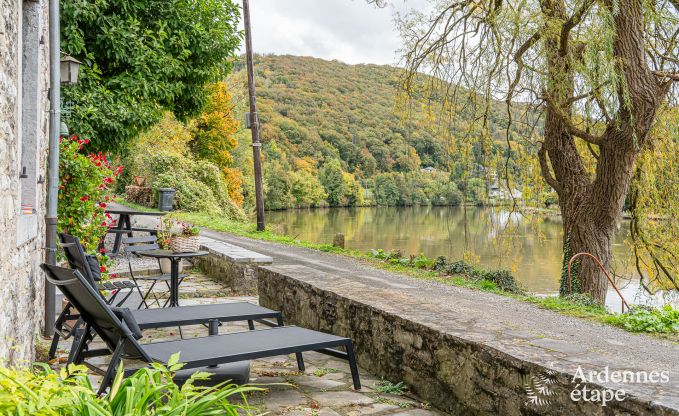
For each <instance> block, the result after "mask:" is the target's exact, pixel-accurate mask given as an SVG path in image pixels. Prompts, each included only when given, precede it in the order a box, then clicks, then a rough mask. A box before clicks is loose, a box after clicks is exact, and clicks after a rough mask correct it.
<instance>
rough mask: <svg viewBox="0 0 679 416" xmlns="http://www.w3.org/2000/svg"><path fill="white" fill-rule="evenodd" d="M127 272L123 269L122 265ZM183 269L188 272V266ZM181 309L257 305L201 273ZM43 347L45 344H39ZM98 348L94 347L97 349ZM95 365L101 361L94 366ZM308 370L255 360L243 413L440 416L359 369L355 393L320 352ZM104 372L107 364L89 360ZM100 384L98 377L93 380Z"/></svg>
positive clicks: (340, 368)
mask: <svg viewBox="0 0 679 416" xmlns="http://www.w3.org/2000/svg"><path fill="white" fill-rule="evenodd" d="M117 263H118V264H117V265H116V266H115V268H116V269H117V270H120V271H123V270H124V268H123V267H122V265H121V261H120V260H118V261H117ZM125 267H127V264H126V263H125ZM135 267H140V268H141V267H153V264H152V263H149V262H147V261H143V260H140V261H138V262H137V261H135ZM187 270H190V268H189V267H187ZM181 293H182V296H181V298H180V303H181V305H184V306H188V305H196V304H210V303H224V302H237V301H246V302H252V303H257V300H258V299H257V297H256V296H242V295H237V294H234V293H233V292H232V291H230V289H229V288H227V287H226V286H224V285H223V284H221V283H218V282H215V281H213V280H211V279H209V278H207V277H206V276H205V275H204V274H202V273H198V272H191V273H190V275H189V276H188V277H187V278H186V280H185V281H184V282H183V283H182V286H181ZM137 302H138V298H137V299H136V300H135V298H131V299H130V301H129V306H130V307H132V305H136V304H137ZM246 330H248V328H247V324H246V323H245V322H243V323H230V324H228V326H226V327H225V326H222V327H221V328H220V333H228V332H232V331H246ZM206 331H207V330H206V328H205V327H203V326H201V325H194V326H185V327H182V333H183V336H184V338H191V337H195V336H205V335H206V334H207V332H206ZM177 338H178V331H177V329H176V328H170V329H158V330H146V331H144V337H143V338H142V339H141V341H140V342H142V343H147V342H158V341H164V340H170V339H177ZM70 342H71V340H70V339H69V340H66V341H61V343H60V346H59V347H60V349H59V357H58V358H59V359H58V360H57V361H60V362H61V364H56V366H57V367H59V366H60V365H63V361H65V358H66V356H67V349H68V348H69V347H70ZM43 344H44V347H45V348H47V345H48V340H43ZM95 346H96V345H95ZM97 360H99V361H97ZM304 360H305V364H306V371H305V372H304V373H300V372H299V371H298V370H297V364H296V361H295V357H294V355H290V356H277V357H271V358H266V359H260V360H255V361H253V362H252V364H251V372H250V383H251V384H253V385H256V386H257V387H260V388H262V389H264V390H263V391H262V392H255V393H252V394H250V395H249V396H248V397H247V403H248V405H249V406H250V407H251V408H252V410H251V411H250V412H249V413H248V412H243V413H242V414H252V415H259V414H262V413H265V412H266V413H267V414H271V415H287V416H338V415H339V416H359V415H375V416H382V415H385V416H386V415H401V416H409V415H410V416H440V415H443V414H444V413H440V412H438V411H436V410H435V409H432V408H430V406H429V405H428V404H427V403H422V402H421V401H420V400H418V399H417V398H416V397H414V396H413V395H412V394H411V393H410V392H408V391H405V392H403V393H402V394H390V393H385V392H380V390H382V389H381V388H380V386H381V384H380V383H381V382H382V380H381V379H379V378H377V377H375V376H373V375H371V374H369V373H367V372H365V371H363V370H361V371H360V374H361V382H362V383H363V388H362V389H361V391H359V392H357V391H354V390H353V388H352V382H351V373H350V371H349V367H348V365H347V364H346V363H345V362H344V361H341V360H337V359H335V358H333V357H329V356H327V355H323V354H319V353H314V352H311V353H305V354H304ZM89 361H90V362H92V363H94V364H95V365H100V366H101V367H102V368H103V366H104V365H105V364H106V360H105V359H96V358H94V359H90V360H89ZM92 378H93V380H94V381H95V382H98V379H99V378H98V377H96V376H93V377H92Z"/></svg>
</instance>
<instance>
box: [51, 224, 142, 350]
mask: <svg viewBox="0 0 679 416" xmlns="http://www.w3.org/2000/svg"><path fill="white" fill-rule="evenodd" d="M58 236H59V242H60V243H61V247H62V249H63V250H64V255H65V256H66V260H68V264H69V266H70V267H71V268H73V269H75V270H78V271H80V273H81V274H82V275H83V276H84V277H85V278H86V279H87V281H88V282H89V283H90V284H91V285H92V287H96V288H97V289H98V290H99V291H102V292H103V291H108V292H109V293H110V295H109V296H108V297H107V298H105V301H106V303H107V304H109V305H112V304H114V303H115V304H116V306H122V305H123V304H124V303H125V301H126V300H127V298H129V297H130V295H131V294H132V290H134V288H135V287H136V286H137V285H136V284H134V283H133V282H130V281H129V280H125V281H110V282H101V280H100V278H98V276H95V274H94V273H93V272H92V267H97V268H98V267H99V263H98V262H97V260H96V258H95V257H91V256H90V257H89V258H88V256H87V254H85V250H84V248H83V246H82V244H80V240H79V239H78V237H75V236H72V235H70V234H66V233H59V235H58ZM89 259H92V261H93V262H94V264H90V263H89V262H88V260H89ZM125 289H127V290H128V293H127V294H126V295H124V296H123V297H122V299H118V295H120V294H121V293H123V291H124V290H125ZM102 296H103V295H102ZM116 300H117V302H116ZM78 318H79V315H78V314H77V312H76V311H74V310H73V305H71V304H70V303H67V304H66V305H65V306H64V308H63V310H62V311H61V313H60V314H59V316H58V317H57V320H56V321H55V322H54V336H53V337H52V344H51V345H50V349H49V352H48V355H47V357H48V358H49V359H50V360H51V359H53V358H54V357H55V356H56V353H57V347H58V346H59V340H60V339H61V338H63V339H68V338H70V337H73V344H74V345H76V344H77V342H78V337H79V336H80V335H81V333H80V331H81V330H82V328H81V327H82V325H81V324H82V323H81V322H80V321H79V319H78ZM69 321H75V322H76V323H75V325H68V322H69ZM70 358H72V357H70V356H69V359H70Z"/></svg>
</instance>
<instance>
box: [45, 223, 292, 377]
mask: <svg viewBox="0 0 679 416" xmlns="http://www.w3.org/2000/svg"><path fill="white" fill-rule="evenodd" d="M59 239H60V240H61V242H62V245H64V246H65V247H64V251H65V253H66V257H67V259H68V261H69V265H70V266H71V267H72V268H73V269H75V270H78V271H79V272H80V274H81V275H83V276H87V277H86V278H85V280H86V281H87V282H88V283H89V284H90V286H91V287H93V288H95V287H96V288H97V289H99V290H101V286H100V285H97V284H96V283H95V279H94V278H93V277H92V276H91V275H90V274H89V272H90V269H89V267H87V264H86V261H87V260H86V257H85V251H84V250H83V247H82V245H81V244H80V241H79V240H78V238H77V237H73V236H70V235H68V234H60V235H59ZM105 301H106V303H107V304H110V299H105ZM119 305H120V303H119V304H118V306H119ZM129 313H130V314H131V315H132V317H133V318H134V320H135V321H136V322H137V324H138V326H139V328H140V330H144V329H152V328H168V327H173V326H180V327H181V326H182V325H198V324H201V325H207V326H208V333H209V334H210V335H215V334H217V333H218V331H219V325H221V324H222V323H226V322H238V321H247V322H248V328H249V329H250V330H254V329H255V322H257V323H260V324H263V325H266V326H270V327H272V326H283V315H282V314H281V313H280V312H279V311H274V310H271V309H268V308H265V307H262V306H259V305H255V304H252V303H249V302H230V303H221V304H211V305H194V306H182V307H179V308H173V309H171V310H170V309H142V310H133V311H129ZM68 320H77V322H76V324H75V325H73V328H69V332H67V333H64V331H63V326H64V324H65V322H66V321H68ZM84 331H85V327H84V323H83V322H82V320H81V319H80V315H79V314H78V312H77V311H76V310H75V308H74V307H73V305H72V304H71V303H70V302H69V303H68V305H67V306H66V307H65V308H64V311H63V312H62V313H61V315H60V316H59V318H58V319H57V321H56V322H55V335H54V338H53V339H52V345H51V347H50V352H49V359H53V358H54V357H55V356H56V351H57V347H58V343H59V337H60V335H61V336H62V337H64V338H65V339H67V338H68V337H69V336H71V335H73V342H72V345H71V350H70V352H69V356H68V361H67V362H68V363H71V362H73V361H74V359H75V355H76V354H85V356H88V357H92V356H98V355H106V354H108V353H109V352H108V350H105V351H102V350H93V351H88V344H89V341H91V339H92V337H90V338H88V340H89V341H85V342H81V341H82V337H83V335H84ZM297 364H298V367H299V369H300V371H304V360H303V357H302V355H301V354H298V355H297Z"/></svg>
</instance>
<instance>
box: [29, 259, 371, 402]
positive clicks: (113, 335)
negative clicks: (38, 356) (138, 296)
mask: <svg viewBox="0 0 679 416" xmlns="http://www.w3.org/2000/svg"><path fill="white" fill-rule="evenodd" d="M41 267H42V269H43V270H44V271H45V272H46V274H47V280H48V281H50V282H51V283H53V284H55V285H57V286H58V287H59V289H60V290H61V291H62V292H63V293H64V295H65V296H66V297H67V298H68V299H69V300H70V301H71V303H73V304H74V305H75V307H76V308H77V309H78V311H80V314H81V316H82V318H83V320H84V321H85V323H86V326H87V328H88V330H87V331H86V335H89V334H90V333H91V332H90V331H89V329H90V328H92V329H94V331H96V333H97V334H98V335H99V336H100V337H101V339H102V340H103V341H104V343H105V344H106V347H107V349H108V350H109V351H110V352H111V353H112V358H111V361H110V363H109V365H108V368H107V369H106V372H105V373H104V377H103V379H102V381H101V386H100V388H99V392H100V393H103V392H104V391H105V390H106V388H107V387H108V385H109V384H110V383H111V381H112V380H113V377H114V376H115V373H116V371H117V368H118V364H119V363H120V360H121V359H123V358H125V359H138V360H141V361H144V362H146V363H153V362H167V361H168V360H169V358H170V356H171V355H172V354H175V353H180V360H181V361H182V362H184V363H186V366H185V368H186V369H191V368H197V367H203V366H214V365H219V364H226V363H233V362H240V361H244V360H253V359H257V358H264V357H271V356H276V355H285V354H292V353H302V352H305V351H317V352H320V353H323V354H327V355H330V356H333V357H337V358H342V359H346V360H348V361H349V367H350V368H351V376H352V378H353V383H354V388H355V389H357V390H358V389H360V388H361V382H360V379H359V374H358V367H357V365H356V358H355V356H354V350H353V345H352V342H351V340H350V339H349V338H343V337H338V336H335V335H329V334H324V333H322V332H318V331H312V330H309V329H305V328H299V327H294V326H282V327H275V328H269V329H263V330H256V331H245V332H236V333H230V334H226V335H213V336H208V337H204V338H192V339H187V340H178V341H166V342H158V343H152V344H143V345H142V344H139V342H137V340H138V339H139V338H140V337H141V334H140V333H139V331H138V328H136V322H135V321H134V319H129V317H125V316H124V317H123V320H122V321H121V319H119V318H118V316H116V314H115V313H114V311H113V310H111V308H110V306H108V305H107V304H106V303H105V302H104V301H103V300H102V299H101V296H99V295H98V293H97V292H96V291H95V290H94V289H93V288H92V287H91V286H90V285H89V284H88V283H87V281H86V280H85V279H84V278H83V276H82V275H81V274H80V273H79V272H78V271H77V270H70V269H65V268H62V267H58V266H52V265H47V264H43V265H42V266H41ZM170 310H171V311H173V313H174V314H175V315H179V313H177V311H178V309H170ZM175 324H176V323H175ZM85 338H87V337H84V338H83V340H84V339H85ZM335 347H344V348H345V349H346V352H343V351H339V350H336V349H334V348H335ZM82 361H83V354H80V353H79V354H77V356H76V360H75V362H76V363H82ZM130 371H132V370H127V371H126V372H130Z"/></svg>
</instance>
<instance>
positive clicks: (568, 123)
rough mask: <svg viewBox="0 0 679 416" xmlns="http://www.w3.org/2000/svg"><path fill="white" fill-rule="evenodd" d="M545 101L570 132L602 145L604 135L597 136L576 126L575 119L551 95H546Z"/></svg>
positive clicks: (589, 141) (588, 141)
mask: <svg viewBox="0 0 679 416" xmlns="http://www.w3.org/2000/svg"><path fill="white" fill-rule="evenodd" d="M545 101H546V102H547V106H548V107H549V108H550V109H551V110H552V111H554V113H555V114H556V115H557V116H558V117H559V119H560V120H561V121H562V122H563V124H564V126H565V127H566V130H567V131H568V133H569V134H571V135H573V136H576V137H579V138H581V139H582V140H584V141H586V142H587V143H591V144H595V145H597V146H599V145H601V143H602V142H603V140H604V136H595V135H593V134H591V133H588V132H586V131H585V130H583V129H581V128H580V127H578V126H576V125H575V123H573V119H572V118H571V117H570V116H569V115H568V114H566V113H565V112H564V111H563V109H561V108H560V107H559V106H557V105H555V104H554V101H553V100H551V99H550V98H549V97H545Z"/></svg>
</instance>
